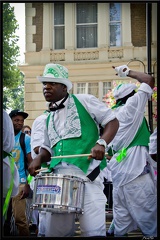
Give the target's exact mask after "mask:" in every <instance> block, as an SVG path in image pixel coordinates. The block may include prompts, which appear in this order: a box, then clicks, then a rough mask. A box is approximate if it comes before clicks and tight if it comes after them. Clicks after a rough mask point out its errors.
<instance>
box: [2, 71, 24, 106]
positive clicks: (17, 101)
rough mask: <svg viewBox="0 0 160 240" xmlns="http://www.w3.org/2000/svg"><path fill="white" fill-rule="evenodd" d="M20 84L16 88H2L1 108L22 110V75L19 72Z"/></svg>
mask: <svg viewBox="0 0 160 240" xmlns="http://www.w3.org/2000/svg"><path fill="white" fill-rule="evenodd" d="M19 82H20V84H19V86H18V87H17V88H12V89H9V88H6V87H4V89H3V108H4V109H5V110H7V109H8V110H12V109H21V110H24V75H23V74H22V73H21V74H20V80H19Z"/></svg>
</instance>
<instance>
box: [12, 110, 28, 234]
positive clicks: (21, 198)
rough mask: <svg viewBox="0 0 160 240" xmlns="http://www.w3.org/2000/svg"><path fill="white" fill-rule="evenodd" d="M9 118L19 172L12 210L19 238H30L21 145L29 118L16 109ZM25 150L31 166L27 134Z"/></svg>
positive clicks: (25, 174)
mask: <svg viewBox="0 0 160 240" xmlns="http://www.w3.org/2000/svg"><path fill="white" fill-rule="evenodd" d="M9 116H10V118H11V119H12V123H13V127H14V134H15V145H14V147H13V149H12V154H13V157H14V160H15V163H16V166H17V168H18V171H19V193H18V194H17V195H16V196H15V197H13V198H12V209H13V215H14V218H15V224H16V226H17V228H18V232H19V236H29V235H30V232H29V224H28V220H27V216H26V198H27V197H28V196H29V192H30V186H29V184H28V183H27V172H26V169H25V159H24V153H23V151H22V148H21V145H20V135H21V132H22V128H23V125H24V119H26V118H27V117H28V113H26V112H23V111H20V110H18V109H16V110H13V111H11V112H10V114H9ZM25 148H26V156H27V161H28V165H29V164H30V163H31V162H32V158H31V146H30V136H29V135H27V134H26V135H25Z"/></svg>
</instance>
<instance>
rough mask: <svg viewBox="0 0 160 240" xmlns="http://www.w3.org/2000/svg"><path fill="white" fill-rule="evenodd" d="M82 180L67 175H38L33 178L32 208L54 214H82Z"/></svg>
mask: <svg viewBox="0 0 160 240" xmlns="http://www.w3.org/2000/svg"><path fill="white" fill-rule="evenodd" d="M84 186H85V184H84V180H83V179H81V178H79V177H75V176H69V175H63V174H53V173H40V174H38V175H37V176H36V177H35V184H34V191H33V202H32V208H33V209H38V210H40V211H48V212H55V213H71V212H75V213H83V206H84Z"/></svg>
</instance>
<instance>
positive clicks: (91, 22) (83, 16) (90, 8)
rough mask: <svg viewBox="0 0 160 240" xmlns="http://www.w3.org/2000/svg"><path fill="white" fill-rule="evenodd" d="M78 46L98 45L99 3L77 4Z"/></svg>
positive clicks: (89, 46) (90, 46)
mask: <svg viewBox="0 0 160 240" xmlns="http://www.w3.org/2000/svg"><path fill="white" fill-rule="evenodd" d="M76 27H77V48H93V47H97V3H94V2H91V3H77V4H76Z"/></svg>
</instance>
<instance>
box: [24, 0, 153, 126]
mask: <svg viewBox="0 0 160 240" xmlns="http://www.w3.org/2000/svg"><path fill="white" fill-rule="evenodd" d="M156 5H157V4H156V3H151V9H152V18H151V33H150V34H151V53H152V59H151V65H152V66H151V67H152V73H153V74H154V77H155V79H156V74H157V64H156V63H157V10H156V9H157V6H156ZM25 17H26V52H25V64H24V65H20V66H19V68H20V70H21V71H22V72H23V73H24V74H25V99H24V102H25V106H24V109H25V111H26V112H28V113H29V117H28V118H27V119H26V124H28V125H30V126H32V123H33V121H34V119H35V118H36V117H37V116H39V115H40V114H42V113H43V111H44V110H45V109H46V102H45V100H44V97H43V94H42V84H41V83H40V82H39V81H38V80H37V78H36V77H37V76H40V75H42V74H43V70H44V67H45V65H46V64H47V63H59V64H61V65H64V66H66V67H67V68H68V69H69V79H70V80H71V81H72V83H73V89H72V91H71V93H89V94H93V95H95V96H96V97H98V98H99V99H100V100H101V101H103V97H104V96H105V94H106V93H107V92H108V90H110V89H112V88H113V83H114V81H116V80H118V81H119V80H120V79H119V78H117V77H116V75H115V71H114V70H113V68H112V66H119V65H123V64H127V65H128V66H129V67H130V68H132V69H134V70H137V71H144V72H147V27H146V3H96V2H88V3H86V2H79V3H78V2H75V3H74V2H70V3H63V2H48V3H47V2H44V3H43V2H38V3H37V2H34V3H28V2H26V3H25ZM122 81H123V82H124V81H127V82H128V81H129V82H130V81H131V79H130V78H126V79H122ZM132 82H134V80H132ZM146 115H148V110H147V109H146ZM155 124H156V123H155V122H154V125H155Z"/></svg>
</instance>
